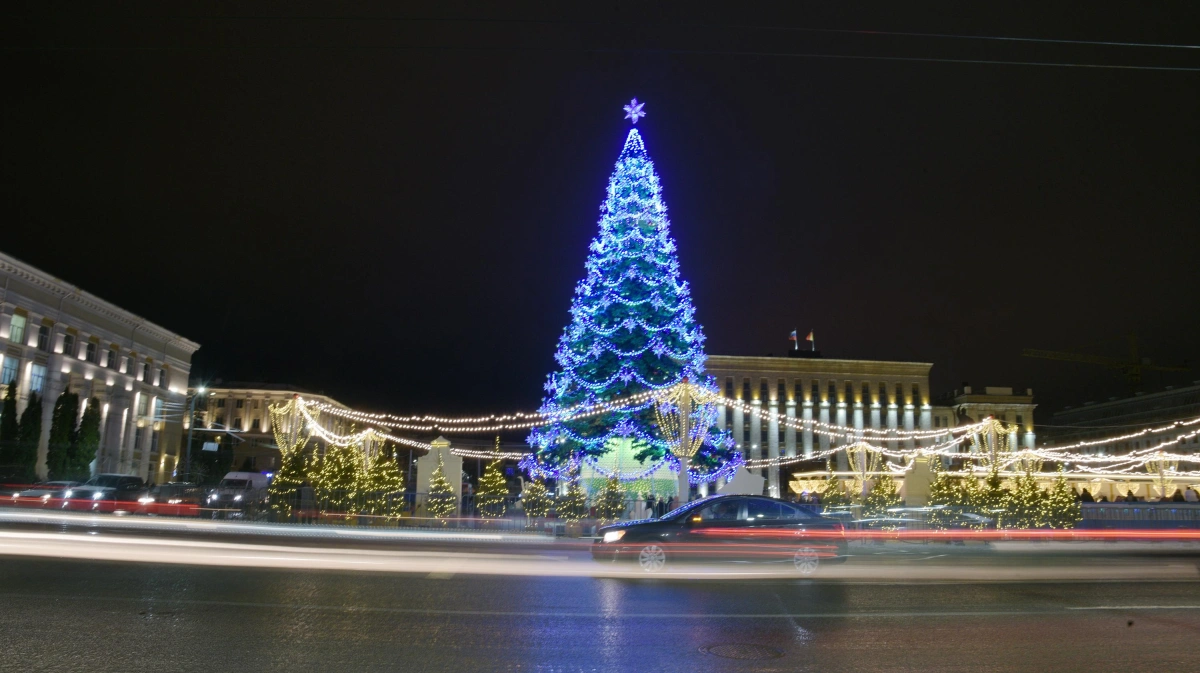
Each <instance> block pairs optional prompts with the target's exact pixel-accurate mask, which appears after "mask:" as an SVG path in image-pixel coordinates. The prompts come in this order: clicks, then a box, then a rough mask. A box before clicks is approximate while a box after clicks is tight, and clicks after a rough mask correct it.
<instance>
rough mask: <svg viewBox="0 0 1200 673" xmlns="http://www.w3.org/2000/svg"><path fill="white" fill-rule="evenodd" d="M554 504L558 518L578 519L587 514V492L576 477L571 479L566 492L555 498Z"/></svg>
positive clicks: (566, 519)
mask: <svg viewBox="0 0 1200 673" xmlns="http://www.w3.org/2000/svg"><path fill="white" fill-rule="evenodd" d="M555 505H556V506H555V508H554V509H555V511H556V513H557V514H558V518H560V519H563V520H565V521H571V522H573V521H579V520H580V519H583V518H584V517H586V516H587V514H588V510H587V494H586V493H584V492H583V487H582V486H581V485H580V484H579V480H578V479H573V480H571V483H570V484H569V485H568V486H567V492H566V493H564V494H563V495H561V496H559V497H558V498H557V499H556V502H555Z"/></svg>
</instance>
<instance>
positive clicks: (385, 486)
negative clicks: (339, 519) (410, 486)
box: [367, 444, 404, 516]
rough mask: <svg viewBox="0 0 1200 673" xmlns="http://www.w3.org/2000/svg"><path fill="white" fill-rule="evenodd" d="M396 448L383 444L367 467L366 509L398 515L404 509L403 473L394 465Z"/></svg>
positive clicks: (388, 514)
mask: <svg viewBox="0 0 1200 673" xmlns="http://www.w3.org/2000/svg"><path fill="white" fill-rule="evenodd" d="M395 452H396V448H395V447H394V446H392V445H390V444H385V445H384V447H383V449H381V450H380V452H379V453H378V454H377V455H376V456H375V458H374V459H373V460H372V461H371V467H369V468H368V469H367V491H368V492H369V495H368V496H367V511H368V512H370V513H371V514H379V515H387V516H398V515H399V514H400V512H401V511H403V509H404V475H403V474H400V467H399V466H397V465H396V453H395Z"/></svg>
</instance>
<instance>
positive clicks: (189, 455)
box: [184, 386, 206, 477]
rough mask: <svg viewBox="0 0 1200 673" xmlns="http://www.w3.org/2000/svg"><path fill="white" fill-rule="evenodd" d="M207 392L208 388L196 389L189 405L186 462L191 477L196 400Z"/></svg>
mask: <svg viewBox="0 0 1200 673" xmlns="http://www.w3.org/2000/svg"><path fill="white" fill-rule="evenodd" d="M205 391H206V388H205V387H204V386H200V387H199V388H196V394H195V395H192V402H191V404H189V405H188V441H187V449H186V450H185V454H184V455H185V458H184V460H186V461H187V463H186V464H187V469H188V471H187V473H188V476H189V477H190V476H191V474H192V430H194V429H195V428H196V398H197V397H201V396H203V395H204V393H205Z"/></svg>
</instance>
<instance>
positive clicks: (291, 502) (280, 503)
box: [267, 449, 308, 519]
mask: <svg viewBox="0 0 1200 673" xmlns="http://www.w3.org/2000/svg"><path fill="white" fill-rule="evenodd" d="M307 478H308V461H307V460H306V459H305V456H304V450H303V449H293V450H291V451H284V452H283V456H282V457H281V459H280V461H279V470H278V471H277V472H275V476H274V477H273V478H272V479H271V483H270V484H268V485H267V501H268V502H269V503H270V504H271V510H272V511H274V512H275V513H276V514H278V515H280V516H281V517H283V518H284V519H286V518H289V517H291V515H292V510H293V509H294V508H295V507H297V506H298V505H299V489H300V486H301V485H302V484H303V483H304V482H305V480H307Z"/></svg>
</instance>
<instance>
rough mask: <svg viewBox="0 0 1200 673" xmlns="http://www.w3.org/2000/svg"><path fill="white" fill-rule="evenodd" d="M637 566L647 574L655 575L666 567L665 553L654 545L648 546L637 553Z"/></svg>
mask: <svg viewBox="0 0 1200 673" xmlns="http://www.w3.org/2000/svg"><path fill="white" fill-rule="evenodd" d="M638 565H639V566H641V568H642V570H644V571H646V572H648V573H656V572H658V571H660V570H662V569H663V566H665V565H667V552H666V551H665V550H664V549H663V548H662V547H660V546H658V545H656V544H648V545H646V546H645V547H642V550H641V551H639V552H638Z"/></svg>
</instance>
